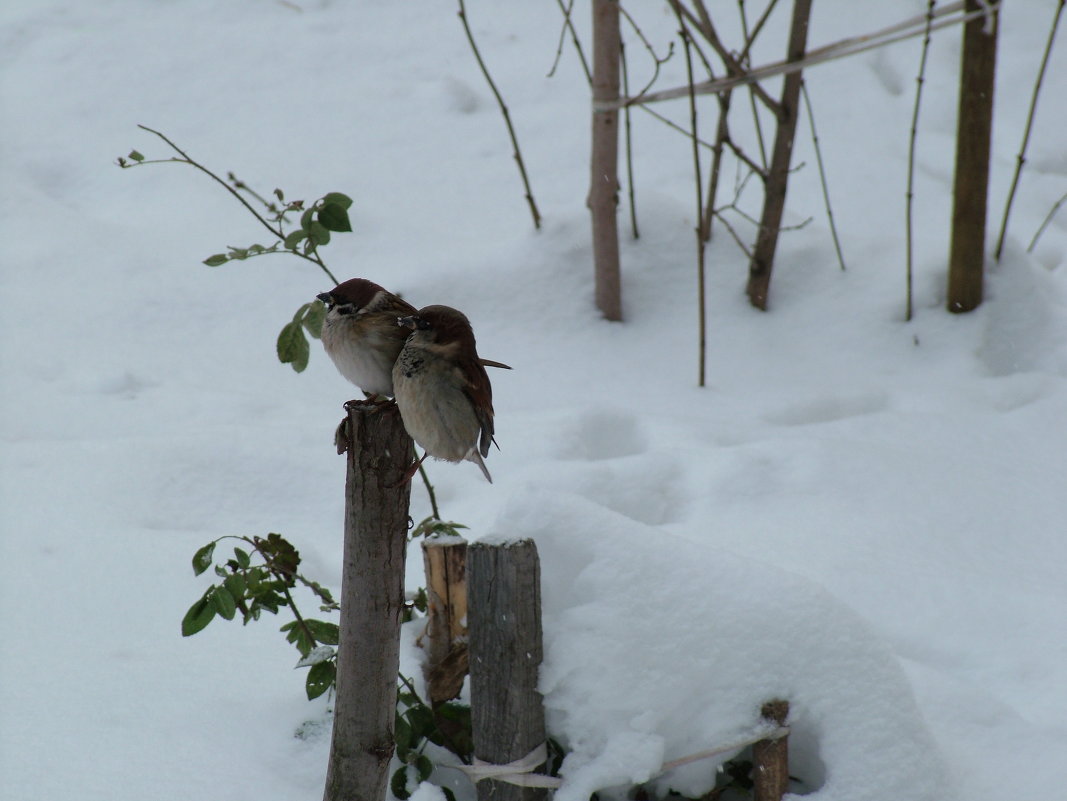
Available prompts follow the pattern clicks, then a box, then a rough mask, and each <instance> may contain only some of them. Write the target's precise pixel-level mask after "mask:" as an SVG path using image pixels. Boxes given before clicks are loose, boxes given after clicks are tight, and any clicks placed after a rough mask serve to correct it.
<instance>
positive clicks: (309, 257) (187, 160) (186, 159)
mask: <svg viewBox="0 0 1067 801" xmlns="http://www.w3.org/2000/svg"><path fill="white" fill-rule="evenodd" d="M137 127H138V128H140V129H141V130H144V131H148V133H150V134H155V135H156V136H158V137H159V138H160V139H162V140H163V141H164V142H166V143H167V145H168V146H170V147H171V148H172V149H173V150H174V151H175V152H176V153H178V155H180V156H181V158H175V159H154V160H151V161H141V162H138V164H159V163H180V164H188V165H189V166H191V167H195V168H196V169H198V170H200V172H202V173H204V174H205V175H207V176H208V177H210V178H211V179H212V180H213V181H215V182H217V183H218V184H219V185H220V186H221V187H222V188H223V189H225V190H226V191H227V192H229V193H230V194H231V195H233V197H235V198H236V199H237V201H238V202H239V203H240V204H241V205H242V206H244V207H245V208H246V209H247V210H248V211H249V213H251V214H252V216H253V217H255V218H256V219H257V220H259V222H260V223H261V224H262V225H263V227H265V228H266V229H267V230H268V231H270V232H271V233H272V234H274V235H275V236H276V237H278V238H279V239H285V232H284V231H282V229H281V228H280V227H279V228H275V227H274V226H272V225H271V224H270V222H269V221H268V220H267V219H266V218H265V217H264V216H263V215H262V214H260V213H259V212H258V211H256V209H255V208H254V207H253V206H252V204H251V203H249V202H248V201H247V200H245V199H244V198H243V197H241V193H240V192H238V191H237V190H236V189H235V188H233V187H232V186H230V185H229V184H228V183H226V181H225V180H223V179H222V178H220V177H219V176H218V175H216V174H215V173H213V172H212V171H211V170H209V169H208V168H207V167H205V166H204V165H203V164H201V163H200V162H198V161H196V159H194V158H192V157H191V156H190V155H189V154H188V153H186V152H185V151H184V150H182V149H181V148H180V147H178V146H177V145H176V144H175V143H174V142H173V141H171V139H170V138H169V137H167V136H166V135H165V134H163V133H162V132H160V131H157V130H155V129H153V128H149V127H148V126H147V125H138V126H137ZM130 166H137V165H130ZM286 252H287V253H292V254H293V255H295V256H299V257H300V258H302V259H304V260H306V261H310V262H312V263H313V264H315V265H317V266H318V267H319V269H321V270H322V271H323V272H324V273H326V275H327V276H328V277H329V278H330V280H331V281H333V282H334V283H335V284H337V283H339V282H338V280H337V278H336V277H335V276H334V274H333V273H331V272H330V270H329V268H328V267H327V266H326V264H325V263H324V262H323V261H322V259H321V258H319V255H318V254H317V253H314V252H312V253H311V254H307V253H301V252H300V251H298V250H289V251H286Z"/></svg>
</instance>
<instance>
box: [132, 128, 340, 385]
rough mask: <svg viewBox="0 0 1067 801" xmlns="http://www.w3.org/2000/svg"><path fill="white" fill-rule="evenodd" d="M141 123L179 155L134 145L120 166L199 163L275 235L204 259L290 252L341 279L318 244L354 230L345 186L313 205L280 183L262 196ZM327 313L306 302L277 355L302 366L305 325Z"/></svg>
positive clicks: (318, 324) (212, 263) (315, 326)
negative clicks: (148, 152)
mask: <svg viewBox="0 0 1067 801" xmlns="http://www.w3.org/2000/svg"><path fill="white" fill-rule="evenodd" d="M137 127H138V128H140V129H141V130H143V131H147V132H148V133H151V134H154V135H155V136H157V137H159V138H160V139H161V140H162V141H163V142H165V143H166V144H167V146H168V147H170V149H171V150H172V151H174V153H176V154H177V155H173V156H171V157H170V158H160V159H146V158H145V157H144V156H143V155H142V154H141V153H140V152H138V151H136V150H131V151H130V152H129V153H128V154H127V155H126V156H120V157H119V158H118V159H116V163H117V164H118V166H119V167H122V168H123V169H129V168H132V167H142V166H145V165H148V164H186V165H189V166H190V167H195V168H196V169H197V170H199V171H201V172H203V173H205V174H206V175H209V176H210V177H211V178H214V179H215V181H216V182H217V183H218V184H221V185H222V186H223V187H225V189H226V191H227V192H229V193H230V195H232V196H233V197H234V198H236V199H237V200H238V201H239V202H240V203H241V204H242V205H243V206H244V207H245V209H246V210H247V211H248V212H249V213H250V214H251V215H252V216H253V217H255V219H256V220H257V221H259V223H261V224H262V225H263V227H265V228H266V229H267V230H268V231H270V233H271V234H273V236H274V241H273V242H270V243H269V244H266V245H263V244H258V243H257V244H252V245H249V246H248V247H234V246H232V245H231V246H229V247H227V249H226V250H225V251H223V252H220V253H215V254H213V255H211V256H208V257H207V258H206V259H204V261H203V263H204V264H206V265H207V266H208V267H220V266H222V265H223V264H226V263H227V262H231V261H245V260H246V259H250V258H252V257H254V256H264V255H266V254H268V253H289V254H291V255H294V256H298V257H300V258H302V259H306V260H307V261H311V262H314V263H315V264H316V265H317V266H318V267H319V268H320V269H321V270H322V271H323V272H324V273H325V274H326V275H327V277H328V278H329V279H330V280H331V281H333V283H334V284H337V283H340V282H339V281H338V280H337V278H336V277H335V276H334V275H333V273H331V272H330V270H329V268H328V267H327V266H326V263H325V262H324V261H323V260H322V257H321V256H320V255H319V252H318V250H319V248H320V247H322V246H323V245H327V244H329V242H330V239H331V237H332V235H333V234H334V233H347V232H349V231H351V230H352V222H351V220H350V219H349V217H348V210H349V209H350V208H351V207H352V198H350V197H349V196H348V195H346V194H344V193H343V192H327V193H326V194H325V195H323V196H322V197H320V198H319V199H318V200H316V201H314V202H313V203H311V205H310V206H309V205H307V204H305V203H304V201H303V200H286V197H285V192H283V191H282V190H281V189H275V190H274V191H273V192H272V193H271V194H270V195H269V196H268V197H263V196H262V195H260V194H259V193H258V192H256V191H255V190H254V189H252V187H250V186H249V185H248V184H246V183H245V182H244V181H242V180H241V179H239V178H238V177H237V176H236V175H234V174H233V173H232V172H228V173H226V177H225V178H223V177H221V176H220V175H218V174H216V173H214V172H212V171H211V170H210V169H208V168H207V167H206V166H204V165H203V164H201V163H200V162H198V161H197V160H196V159H194V158H193V157H192V156H190V155H189V154H188V153H186V152H185V151H184V150H182V149H181V148H180V147H178V145H177V144H175V143H174V142H173V141H171V139H170V138H168V137H167V136H166V135H165V134H163V133H161V132H160V131H156V130H153V129H151V128H149V127H147V126H144V125H138V126H137ZM297 215H299V217H298V219H297V221H296V222H294V219H293V218H294V217H297ZM324 316H325V309H324V308H323V307H322V304H321V303H318V302H316V303H312V304H305V305H304V306H301V307H300V309H299V310H298V311H297V313H296V315H295V316H294V318H293V320H292V322H290V323H288V324H286V326H285V327H284V328H282V330H281V333H280V334H279V336H278V344H277V349H278V358H279V359H280V360H281V362H282V363H283V364H289V365H292V367H293V369H294V370H296V372H298V373H299V372H303V370H304V369H305V368H306V367H307V364H308V358H309V357H310V353H311V349H310V345H309V343H308V340H307V336H305V331H306V332H307V333H309V334H311V336H312V337H315V338H316V339H317V338H318V337H319V334H320V332H321V330H322V319H323V317H324Z"/></svg>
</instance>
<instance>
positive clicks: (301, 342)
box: [278, 320, 311, 373]
mask: <svg viewBox="0 0 1067 801" xmlns="http://www.w3.org/2000/svg"><path fill="white" fill-rule="evenodd" d="M310 358H311V346H310V345H309V344H308V340H307V337H306V336H304V329H303V327H302V326H301V325H300V323H298V322H296V321H295V320H294V321H292V322H289V323H286V325H285V327H284V328H282V330H281V333H279V334H278V360H279V361H280V362H281V363H282V364H291V365H292V366H293V369H294V370H296V371H297V372H298V373H302V372H304V370H305V369H307V366H308V359H310Z"/></svg>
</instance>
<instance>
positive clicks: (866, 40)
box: [593, 3, 989, 111]
mask: <svg viewBox="0 0 1067 801" xmlns="http://www.w3.org/2000/svg"><path fill="white" fill-rule="evenodd" d="M962 7H963V4H962V3H953V4H951V6H949V7H947V8H946V9H942V10H940V11H938V12H937V14H935V16H945V15H946V14H948V13H949V11H956V10H959V9H961V8H962ZM988 13H989V12H988V11H986V10H978V11H972V12H970V13H966V14H960V15H959V16H953V17H951V18H950V19H945V20H941V21H940V22H938V23H936V24H934V25H932V26H931V27H930V29H931V30H940V29H941V28H946V27H949V26H951V25H959V24H962V23H965V22H969V21H970V20H972V19H978V18H979V17H983V16H986V15H987V14H988ZM918 19H919V21H920V22H921V21H923V20H924V19H925V15H923V16H920V17H919V18H918ZM900 30H903V31H904V32H903V33H899V35H897V32H898V31H900ZM923 32H924V31H923V29H922V28H919V29H917V30H916V29H914V26H913V24H912V21H911V20H908V21H907V22H906V23H898V24H897V25H894V26H891V27H889V28H885V29H883V30H881V31H876V32H875V33H872V34H868V35H865V36H857V37H852V38H850V39H842V40H841V41H838V42H834V43H833V44H829V45H826V46H825V47H821V48H818V49H817V50H811V51H808V53H807V55H805V57H804V58H803V59H799V60H797V61H775V62H772V63H770V64H766V65H764V66H762V67H757V68H755V69H751V70H748V71H746V72H745V73H744V74H740V75H736V76H727V77H725V78H718V79H716V80H712V81H704V82H702V83H699V84H697V85H696V86H695V87H694V91H695V93H696V94H701V95H704V94H715V93H718V92H725V91H727V90H729V89H733V88H735V87H738V86H744V85H748V84H752V85H756V83H757V82H758V81H762V80H764V79H766V78H771V77H774V76H776V75H788V74H790V73H793V72H798V71H800V70H803V69H805V68H806V67H810V66H814V65H816V64H822V63H825V62H827V61H833V60H836V59H839V58H846V57H848V56H853V55H856V54H857V53H863V52H866V51H867V50H873V49H875V48H878V47H885V46H886V45H890V44H895V43H897V42H902V41H904V40H906V39H912V38H914V37H916V36H921V35H922V34H923ZM688 92H689V90H688V88H687V87H685V86H681V87H677V88H674V89H665V90H663V91H660V92H651V93H649V94H647V95H645V96H644V97H642V98H640V99H638V98H627V97H623V98H619V99H618V100H612V101H601V102H599V103H594V104H593V110H594V111H613V110H615V109H619V108H622V107H623V106H625V105H627V104H630V105H633V104H636V103H642V104H644V103H659V102H662V101H664V100H673V99H676V98H681V97H685V96H686V95H687V94H688ZM761 97H762V96H761Z"/></svg>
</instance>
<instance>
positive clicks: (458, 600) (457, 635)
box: [422, 537, 468, 705]
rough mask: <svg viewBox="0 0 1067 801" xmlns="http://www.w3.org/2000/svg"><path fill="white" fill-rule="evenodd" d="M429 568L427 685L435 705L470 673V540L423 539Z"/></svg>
mask: <svg viewBox="0 0 1067 801" xmlns="http://www.w3.org/2000/svg"><path fill="white" fill-rule="evenodd" d="M422 559H423V564H424V565H425V568H426V602H427V625H426V637H427V648H426V650H427V659H426V684H427V688H428V693H429V696H430V703H431V704H434V705H436V704H439V703H442V702H444V701H449V700H451V699H453V698H455V697H456V696H458V695H459V693H460V690H461V689H463V679H464V677H465V676H466V675H467V665H468V660H467V622H466V621H467V541H466V540H464V539H461V538H459V537H442V538H436V539H428V540H423V542H422Z"/></svg>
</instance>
